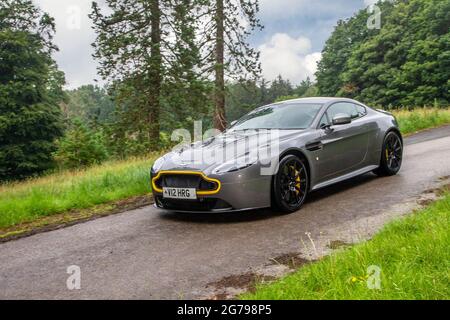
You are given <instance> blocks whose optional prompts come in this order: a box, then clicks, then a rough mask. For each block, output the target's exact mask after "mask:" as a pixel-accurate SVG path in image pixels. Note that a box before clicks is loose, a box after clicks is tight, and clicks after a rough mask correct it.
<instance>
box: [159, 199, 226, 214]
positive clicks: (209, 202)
mask: <svg viewBox="0 0 450 320" xmlns="http://www.w3.org/2000/svg"><path fill="white" fill-rule="evenodd" d="M155 201H156V204H157V206H158V207H160V208H164V209H168V210H180V211H211V210H217V209H232V207H231V206H230V204H228V203H227V202H225V201H223V200H222V199H217V198H203V199H197V200H179V199H164V198H163V197H161V196H156V197H155Z"/></svg>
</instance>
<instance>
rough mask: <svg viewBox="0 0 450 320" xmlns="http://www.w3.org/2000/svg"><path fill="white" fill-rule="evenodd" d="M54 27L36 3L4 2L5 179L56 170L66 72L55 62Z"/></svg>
mask: <svg viewBox="0 0 450 320" xmlns="http://www.w3.org/2000/svg"><path fill="white" fill-rule="evenodd" d="M54 28H55V26H54V22H53V19H52V18H50V17H49V16H48V15H47V14H45V13H42V12H41V11H39V10H38V9H37V8H36V7H35V6H34V5H33V3H32V2H31V1H28V0H4V1H2V2H1V3H0V145H1V149H0V180H5V179H13V178H14V179H17V178H21V177H26V176H30V175H33V174H36V173H39V172H42V171H44V170H47V169H49V168H51V167H52V166H53V162H52V157H51V153H52V152H53V151H55V143H54V140H55V139H56V138H58V137H59V136H61V134H62V129H63V127H62V121H61V113H60V110H59V107H58V104H59V103H60V102H61V101H63V100H64V99H65V97H64V94H63V91H62V85H63V84H64V74H63V73H62V72H61V71H58V70H57V67H56V65H55V63H54V61H53V60H52V58H51V53H52V52H53V51H55V50H56V47H55V46H54V45H53V43H52V37H53V33H54Z"/></svg>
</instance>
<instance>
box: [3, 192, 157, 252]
mask: <svg viewBox="0 0 450 320" xmlns="http://www.w3.org/2000/svg"><path fill="white" fill-rule="evenodd" d="M152 203H153V197H152V196H151V195H144V196H137V197H132V198H128V199H123V200H118V201H114V202H110V203H106V204H101V205H98V206H95V207H92V208H89V209H81V210H71V211H67V212H63V213H58V214H54V215H51V216H46V217H42V218H39V219H37V220H34V221H31V222H24V223H21V224H18V225H15V226H12V227H8V228H0V243H2V242H6V241H10V240H15V239H19V238H23V237H27V236H31V235H34V234H37V233H41V232H47V231H52V230H56V229H60V228H64V227H68V226H72V225H75V224H78V223H82V222H86V221H90V220H94V219H97V218H101V217H106V216H109V215H112V214H117V213H121V212H124V211H128V210H133V209H137V208H141V207H144V206H148V205H150V204H152Z"/></svg>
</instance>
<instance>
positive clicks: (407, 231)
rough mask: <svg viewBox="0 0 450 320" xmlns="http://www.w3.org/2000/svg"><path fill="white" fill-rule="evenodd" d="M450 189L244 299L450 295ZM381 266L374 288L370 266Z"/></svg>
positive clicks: (388, 297) (247, 295) (377, 297)
mask: <svg viewBox="0 0 450 320" xmlns="http://www.w3.org/2000/svg"><path fill="white" fill-rule="evenodd" d="M449 248H450V194H449V193H448V192H447V193H446V195H445V197H444V198H443V199H442V200H439V201H437V202H435V203H433V204H432V205H430V206H429V207H427V208H426V209H423V210H421V211H417V212H414V213H413V214H411V215H409V216H407V217H405V218H402V219H398V220H395V221H393V222H391V223H389V224H387V225H386V226H385V227H384V228H383V229H382V231H381V232H379V233H378V234H377V235H375V236H374V237H373V239H371V240H369V241H366V242H363V243H361V244H357V245H355V246H353V247H350V248H347V249H342V250H339V251H336V252H335V253H332V254H331V255H329V256H327V257H325V258H323V259H322V260H320V261H318V262H315V263H312V264H309V265H306V266H304V267H303V268H301V269H299V270H298V271H296V272H295V273H293V274H291V275H288V276H286V277H285V278H282V279H281V280H278V281H276V282H274V283H272V284H266V285H259V286H258V287H257V289H256V291H255V292H254V293H247V294H244V295H242V296H241V297H240V298H241V299H283V300H286V299H287V300H290V299H293V300H297V299H405V300H409V299H427V300H428V299H449V298H450V250H449ZM371 265H375V266H378V267H380V268H381V273H380V276H381V283H380V285H381V288H380V289H379V290H377V289H369V288H368V286H367V280H366V279H367V278H368V271H367V268H368V267H369V266H371Z"/></svg>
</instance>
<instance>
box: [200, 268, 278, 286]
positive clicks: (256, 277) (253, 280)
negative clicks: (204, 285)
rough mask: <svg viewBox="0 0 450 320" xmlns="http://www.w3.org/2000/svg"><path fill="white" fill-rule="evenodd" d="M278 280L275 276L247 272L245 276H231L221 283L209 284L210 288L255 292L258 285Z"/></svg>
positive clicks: (220, 281) (221, 280)
mask: <svg viewBox="0 0 450 320" xmlns="http://www.w3.org/2000/svg"><path fill="white" fill-rule="evenodd" d="M275 279H276V278H275V277H273V276H264V275H260V274H257V273H254V272H247V273H244V274H238V275H231V276H227V277H224V278H222V279H220V280H219V281H216V282H212V283H209V284H208V286H214V287H215V288H217V289H225V288H230V287H231V288H237V289H239V288H242V289H247V290H254V288H255V286H256V285H257V284H258V283H264V282H268V281H273V280H275Z"/></svg>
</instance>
